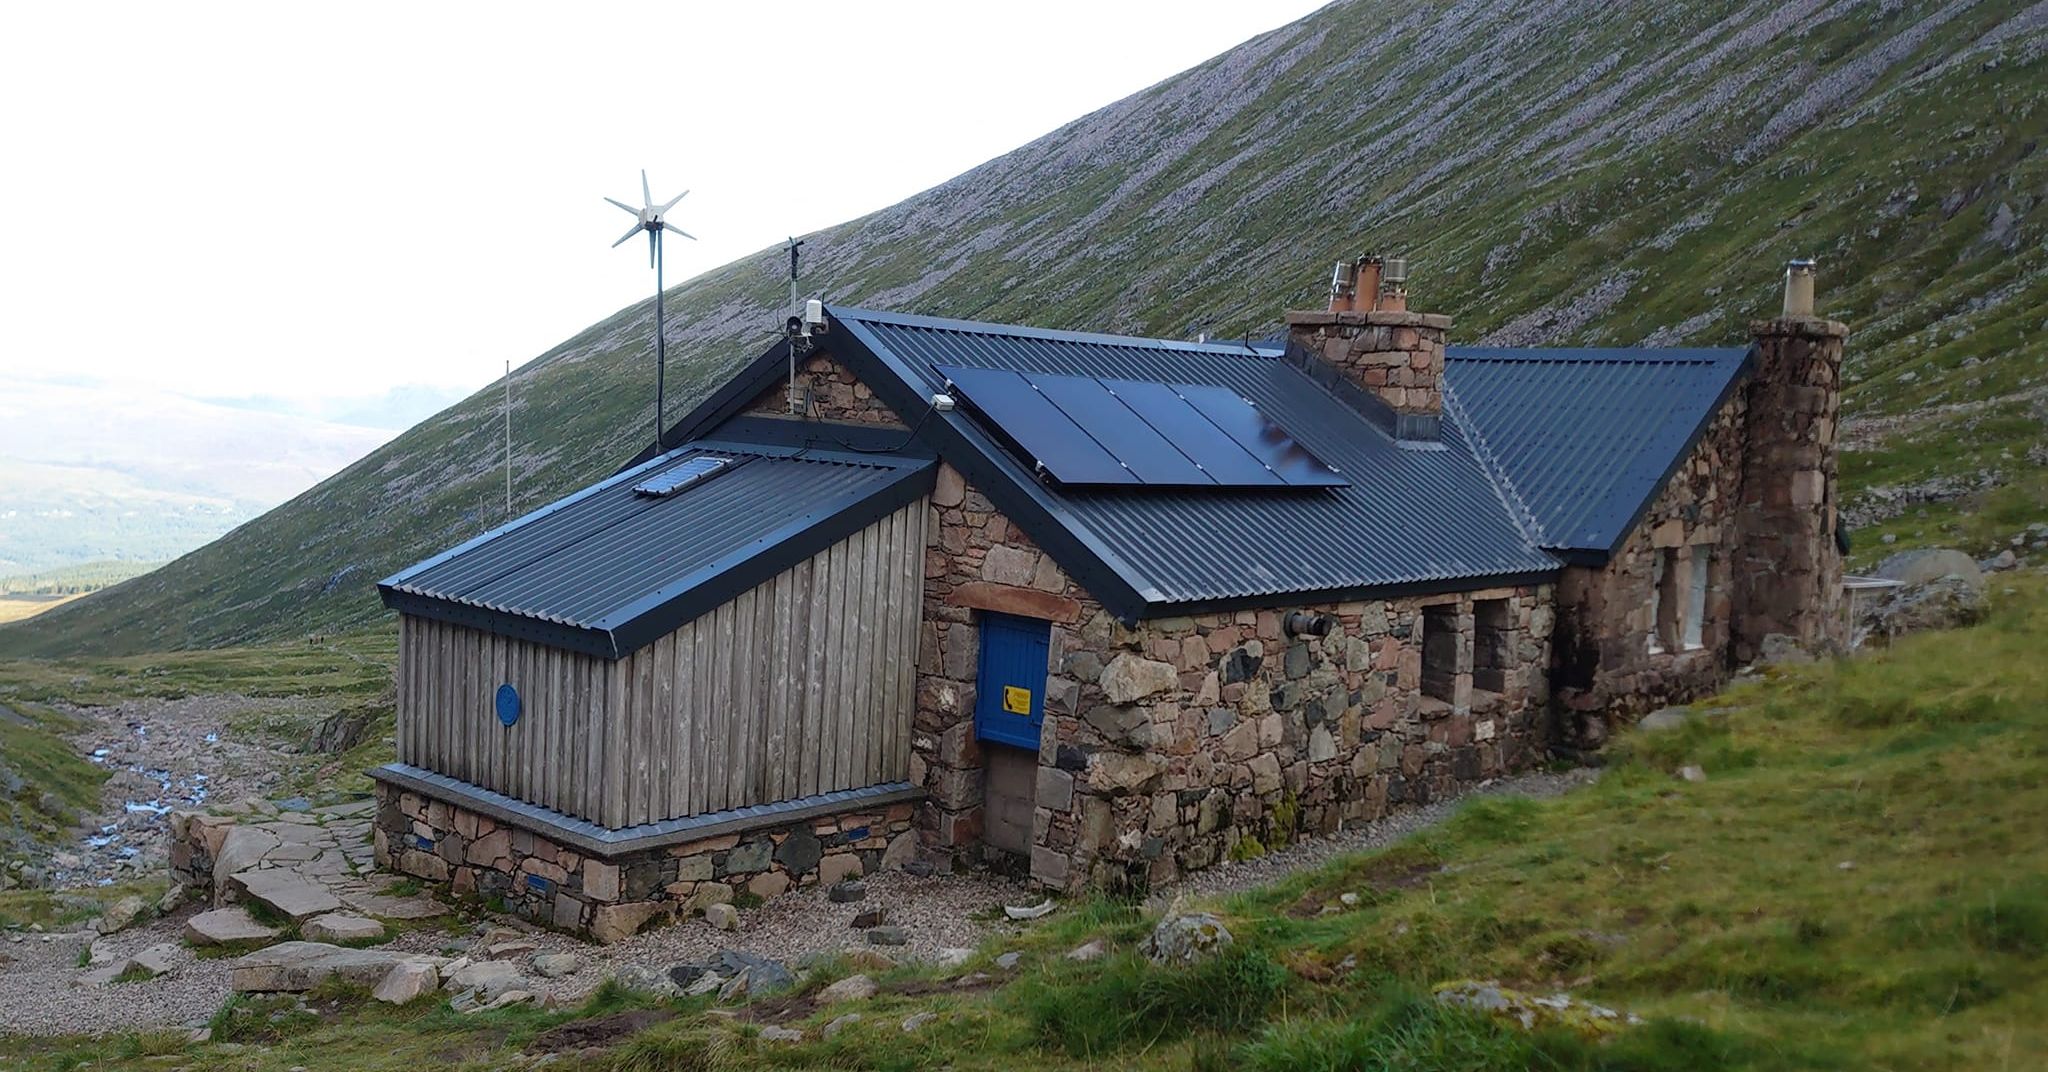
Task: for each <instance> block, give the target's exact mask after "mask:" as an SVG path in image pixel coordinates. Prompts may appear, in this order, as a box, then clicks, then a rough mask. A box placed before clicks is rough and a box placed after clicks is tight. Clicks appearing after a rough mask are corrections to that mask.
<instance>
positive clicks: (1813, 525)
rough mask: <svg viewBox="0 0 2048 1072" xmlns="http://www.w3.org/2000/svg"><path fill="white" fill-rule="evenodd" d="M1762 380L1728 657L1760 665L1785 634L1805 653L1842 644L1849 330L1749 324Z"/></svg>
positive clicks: (1793, 322) (1829, 323)
mask: <svg viewBox="0 0 2048 1072" xmlns="http://www.w3.org/2000/svg"><path fill="white" fill-rule="evenodd" d="M1750 332H1751V334H1753V335H1754V336H1755V337H1756V356H1757V368H1756V374H1755V376H1753V377H1752V378H1751V380H1750V383H1749V387H1748V396H1749V397H1748V406H1749V442H1748V445H1747V450H1745V452H1744V454H1743V458H1742V468H1743V478H1742V515H1743V519H1744V525H1745V528H1744V531H1743V533H1742V541H1741V545H1740V550H1739V554H1740V555H1741V560H1740V562H1739V563H1738V569H1737V574H1736V576H1737V577H1739V578H1741V580H1742V587H1741V589H1740V590H1739V592H1738V593H1737V598H1736V600H1735V607H1734V634H1733V637H1732V641H1733V643H1732V655H1733V657H1734V658H1735V660H1736V661H1738V662H1748V661H1750V660H1752V659H1754V658H1756V656H1757V654H1758V653H1759V652H1760V651H1761V650H1762V646H1763V640H1764V638H1765V637H1767V636H1769V635H1771V634H1773V633H1781V634H1784V635H1786V636H1789V637H1791V638H1792V639H1793V640H1794V641H1796V642H1798V643H1799V644H1800V645H1802V646H1806V647H1834V646H1839V645H1840V644H1841V643H1842V642H1843V640H1844V635H1843V634H1844V625H1843V623H1844V622H1845V621H1846V616H1845V615H1844V614H1843V613H1842V555H1841V554H1840V552H1839V551H1838V550H1837V548H1836V547H1835V530H1836V526H1837V525H1838V524H1839V523H1840V521H1839V518H1838V517H1837V513H1836V512H1837V509H1838V508H1839V506H1840V504H1839V503H1837V502H1835V501H1834V499H1833V497H1832V495H1831V494H1830V492H1831V489H1833V488H1834V487H1835V475H1836V464H1837V463H1836V448H1835V435H1836V430H1837V427H1838V421H1837V417H1838V412H1837V411H1838V410H1839V408H1840V406H1841V398H1842V395H1841V375H1842V346H1843V340H1845V339H1846V338H1847V337H1848V335H1849V328H1848V326H1847V325H1845V324H1842V323H1840V322H1838V321H1834V320H1820V319H1815V318H1811V317H1792V318H1782V319H1777V320H1762V321H1758V322H1756V323H1754V324H1751V325H1750Z"/></svg>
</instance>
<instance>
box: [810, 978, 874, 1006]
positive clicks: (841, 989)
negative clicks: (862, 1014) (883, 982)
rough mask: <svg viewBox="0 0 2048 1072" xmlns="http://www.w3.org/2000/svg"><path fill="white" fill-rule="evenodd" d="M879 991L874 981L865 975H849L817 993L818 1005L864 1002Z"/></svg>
mask: <svg viewBox="0 0 2048 1072" xmlns="http://www.w3.org/2000/svg"><path fill="white" fill-rule="evenodd" d="M878 989H880V988H879V987H877V986H876V985H875V981H874V980H873V979H871V978H869V977H868V976H865V975H849V976H847V977H846V978H844V979H841V980H839V981H838V982H836V983H833V984H832V985H831V986H828V987H826V988H825V989H823V990H820V991H818V1004H820V1005H837V1004H839V1003H840V1002H842V1001H866V1000H867V999H869V998H871V997H874V996H875V992H876V991H877V990H878Z"/></svg>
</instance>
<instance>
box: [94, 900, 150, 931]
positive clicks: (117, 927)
mask: <svg viewBox="0 0 2048 1072" xmlns="http://www.w3.org/2000/svg"><path fill="white" fill-rule="evenodd" d="M147 908H148V906H147V905H145V904H144V903H143V901H142V898H140V897H133V896H130V897H123V898H121V899H120V900H118V901H115V902H114V903H113V904H111V905H108V906H107V910H106V911H105V912H102V913H100V918H99V919H98V920H96V921H95V922H94V923H93V929H94V930H96V931H99V932H100V933H101V934H112V933H114V932H115V931H122V930H127V929H128V928H129V927H132V926H134V925H135V921H136V920H139V919H141V918H142V913H143V912H144V911H146V910H147Z"/></svg>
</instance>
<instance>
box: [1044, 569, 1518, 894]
mask: <svg viewBox="0 0 2048 1072" xmlns="http://www.w3.org/2000/svg"><path fill="white" fill-rule="evenodd" d="M1550 598H1551V593H1550V590H1549V588H1548V586H1535V587H1521V588H1504V589H1495V590H1482V591H1474V592H1467V593H1461V594H1456V595H1446V596H1435V597H1409V598H1403V599H1396V600H1374V601H1359V602H1347V603H1338V604H1327V605H1320V606H1310V607H1302V608H1293V609H1295V610H1297V611H1301V612H1305V613H1308V614H1315V615H1323V616H1328V617H1329V618H1330V619H1332V625H1333V628H1332V629H1331V631H1330V633H1329V635H1327V636H1322V637H1316V636H1290V635H1288V633H1287V630H1286V624H1285V623H1286V621H1287V618H1286V612H1285V611H1279V610H1258V611H1251V610H1245V611H1236V612H1230V613H1218V614H1206V615H1199V616H1192V617H1177V618H1162V619H1156V620H1151V621H1146V622H1142V623H1140V624H1139V626H1138V627H1137V628H1135V629H1128V628H1125V627H1123V626H1121V625H1119V624H1117V623H1116V622H1114V621H1113V620H1111V619H1109V618H1108V616H1107V615H1101V614H1097V615H1093V616H1090V617H1089V618H1087V619H1086V620H1084V622H1083V623H1082V625H1081V626H1080V627H1079V628H1078V629H1073V630H1058V631H1055V636H1056V637H1058V638H1060V639H1061V640H1063V641H1064V643H1063V645H1062V646H1061V647H1060V648H1057V649H1056V650H1055V669H1054V674H1053V677H1052V679H1051V681H1050V682H1049V683H1048V685H1047V693H1048V695H1049V696H1050V697H1053V698H1054V699H1055V700H1057V701H1058V703H1057V704H1056V705H1055V706H1054V708H1053V710H1052V711H1051V712H1050V713H1049V714H1048V716H1047V718H1046V728H1045V734H1044V740H1043V743H1042V746H1041V749H1040V767H1039V783H1038V800H1037V804H1038V811H1037V816H1036V821H1035V823H1034V829H1033V835H1034V845H1033V849H1032V859H1031V873H1032V876H1033V877H1034V878H1036V879H1038V880H1039V881H1041V882H1043V883H1045V884H1047V885H1050V886H1055V887H1060V888H1066V889H1074V888H1078V887H1080V886H1082V885H1087V884H1091V883H1092V884H1096V885H1101V886H1109V887H1141V886H1146V885H1149V884H1152V883H1157V882H1164V881H1168V880H1171V879H1173V878H1174V877H1176V876H1178V875H1180V874H1181V873H1183V872H1186V871H1193V870H1199V869H1201V868H1205V867H1208V866H1210V865H1212V864H1214V863H1216V862H1217V861H1218V860H1222V859H1225V858H1227V857H1230V856H1233V855H1236V856H1245V855H1256V854H1257V853H1258V852H1261V851H1264V850H1266V849H1270V848H1274V847H1277V846H1279V845H1282V844H1286V843H1288V842H1290V841H1292V840H1294V839H1295V838H1297V837H1299V836H1303V835H1308V834H1327V833H1330V832H1333V831H1335V830H1337V829H1338V828H1339V827H1340V826H1342V825H1343V824H1345V823H1351V822H1360V821H1369V820H1372V819H1376V818H1379V817H1380V816H1382V815H1384V814H1386V813H1387V812H1388V811H1389V810H1391V809H1393V808H1396V807H1398V806H1401V805H1404V804H1423V803H1427V802H1428V801H1430V800H1432V799H1434V798H1436V797H1438V796H1441V795H1444V794H1446V793H1448V792H1451V791H1453V790H1455V789H1457V788H1459V787H1461V786H1468V785H1471V784H1474V783H1477V782H1479V781H1482V780H1484V779H1487V778H1492V777H1496V776H1499V775H1501V774H1504V773H1507V772H1509V771H1511V770H1514V769H1517V768H1519V767H1522V766H1524V765H1526V764H1527V763H1528V762H1529V761H1531V760H1532V759H1533V758H1534V757H1536V756H1537V755H1539V754H1540V752H1541V749H1542V746H1543V743H1544V737H1545V733H1546V728H1547V717H1546V715H1545V702H1544V701H1545V697H1546V696H1547V694H1548V688H1549V685H1548V669H1549V658H1550V642H1549V634H1550V630H1551V625H1552V612H1551V607H1550ZM1495 600H1498V601H1500V608H1499V609H1500V610H1501V611H1502V613H1501V615H1500V616H1499V618H1498V619H1497V620H1500V621H1502V622H1503V624H1504V628H1502V629H1501V631H1500V633H1499V640H1500V643H1499V645H1498V646H1497V648H1496V651H1497V653H1498V654H1500V655H1501V656H1503V660H1502V661H1503V662H1504V663H1505V665H1504V666H1502V667H1501V671H1502V673H1501V677H1502V684H1503V688H1502V690H1501V691H1500V692H1490V691H1481V690H1476V689H1474V688H1473V687H1472V671H1473V668H1474V648H1475V646H1474V632H1475V627H1474V614H1475V605H1476V604H1477V603H1479V602H1480V601H1495ZM1431 605H1443V606H1447V607H1449V608H1451V609H1452V610H1453V612H1454V613H1453V615H1452V616H1451V618H1450V620H1451V621H1454V622H1455V623H1456V629H1457V632H1456V634H1455V642H1454V644H1453V645H1452V646H1451V648H1450V650H1451V651H1452V652H1453V653H1454V656H1453V657H1454V658H1455V659H1456V664H1455V666H1454V667H1452V668H1451V673H1452V674H1453V680H1454V687H1453V699H1452V700H1450V701H1448V702H1446V701H1442V700H1437V699H1433V698H1430V697H1426V696H1424V695H1423V693H1422V689H1421V683H1422V676H1423V646H1424V643H1425V637H1424V636H1423V635H1422V633H1423V630H1422V628H1421V626H1422V621H1423V616H1424V614H1423V612H1424V608H1425V607H1427V606H1431Z"/></svg>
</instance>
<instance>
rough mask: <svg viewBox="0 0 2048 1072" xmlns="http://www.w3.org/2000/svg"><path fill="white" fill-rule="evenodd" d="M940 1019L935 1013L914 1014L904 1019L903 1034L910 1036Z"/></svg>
mask: <svg viewBox="0 0 2048 1072" xmlns="http://www.w3.org/2000/svg"><path fill="white" fill-rule="evenodd" d="M938 1018H939V1014H938V1013H935V1012H914V1013H911V1014H910V1015H909V1016H906V1017H904V1018H903V1033H904V1034H906V1035H907V1034H909V1033H911V1032H913V1031H916V1030H917V1029H918V1028H920V1027H923V1026H924V1025H926V1024H928V1023H931V1022H932V1021H933V1020H936V1019H938Z"/></svg>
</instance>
